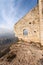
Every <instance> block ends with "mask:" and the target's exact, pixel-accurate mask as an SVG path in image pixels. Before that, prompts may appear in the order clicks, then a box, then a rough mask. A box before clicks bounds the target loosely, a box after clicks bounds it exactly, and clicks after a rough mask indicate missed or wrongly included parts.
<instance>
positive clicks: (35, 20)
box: [14, 5, 40, 42]
mask: <svg viewBox="0 0 43 65" xmlns="http://www.w3.org/2000/svg"><path fill="white" fill-rule="evenodd" d="M39 22H40V20H39V7H38V5H37V6H36V7H35V8H34V9H32V10H31V11H30V12H29V13H27V14H26V15H25V16H24V17H23V18H22V19H21V20H19V21H18V22H17V23H16V24H15V26H14V31H15V34H16V36H17V37H18V38H22V39H23V40H25V41H34V42H39V41H40V35H39V30H40V27H39V24H40V23H39ZM24 30H28V35H24V34H23V31H24Z"/></svg>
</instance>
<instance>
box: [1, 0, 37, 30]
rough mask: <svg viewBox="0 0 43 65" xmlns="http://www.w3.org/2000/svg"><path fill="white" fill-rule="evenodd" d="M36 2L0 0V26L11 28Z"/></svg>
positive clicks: (35, 0) (28, 0) (33, 0)
mask: <svg viewBox="0 0 43 65" xmlns="http://www.w3.org/2000/svg"><path fill="white" fill-rule="evenodd" d="M36 4H37V0H0V28H6V29H10V30H13V27H14V24H15V23H16V22H18V20H19V19H20V18H22V17H23V16H24V15H25V14H26V13H27V12H28V11H30V10H31V9H32V8H33V7H35V6H36Z"/></svg>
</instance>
